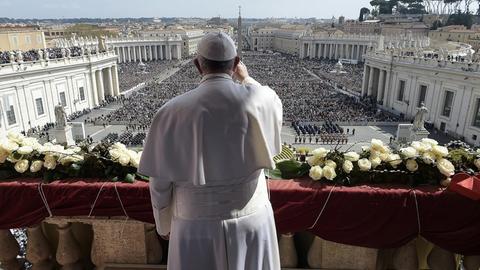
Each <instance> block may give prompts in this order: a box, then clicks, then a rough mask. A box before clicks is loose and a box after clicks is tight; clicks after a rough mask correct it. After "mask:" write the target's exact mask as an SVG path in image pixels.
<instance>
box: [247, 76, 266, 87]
mask: <svg viewBox="0 0 480 270" xmlns="http://www.w3.org/2000/svg"><path fill="white" fill-rule="evenodd" d="M242 84H253V85H256V86H262V85H261V84H260V83H259V82H257V81H256V80H255V79H254V78H252V77H250V76H249V77H247V78H245V79H244V80H243V82H242Z"/></svg>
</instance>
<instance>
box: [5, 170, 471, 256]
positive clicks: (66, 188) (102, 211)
mask: <svg viewBox="0 0 480 270" xmlns="http://www.w3.org/2000/svg"><path fill="white" fill-rule="evenodd" d="M269 186H270V191H271V202H272V205H273V208H274V210H275V221H276V224H277V229H278V231H279V232H280V233H287V232H299V231H305V230H308V231H311V232H312V233H314V234H315V235H318V236H320V237H322V238H324V239H326V240H330V241H334V242H338V243H343V244H349V245H356V246H364V247H371V248H393V247H399V246H401V245H403V244H405V243H407V242H408V241H410V240H411V239H413V238H415V237H416V236H418V234H420V235H422V236H423V237H424V238H425V239H427V240H428V241H430V242H432V243H434V244H436V245H438V246H440V247H442V248H444V249H447V250H450V251H452V252H455V253H460V254H465V255H480V202H478V201H472V200H470V199H467V198H464V197H462V196H460V195H458V194H455V193H452V192H449V191H444V190H442V189H441V188H439V187H432V186H424V187H417V188H415V189H410V188H408V187H406V186H401V185H368V186H366V185H365V186H356V187H341V186H333V185H331V184H326V183H325V182H313V181H311V180H306V179H305V180H270V181H269ZM332 188H333V189H334V190H333V191H332ZM100 189H102V191H101V192H100V193H99V191H100ZM117 191H118V195H117ZM41 193H43V194H44V195H45V198H46V201H47V203H48V206H49V207H50V209H51V212H52V214H53V215H54V216H88V215H89V213H90V211H91V210H92V204H93V203H94V201H95V198H96V197H97V195H98V194H99V196H98V200H97V201H96V203H95V207H94V208H93V212H92V216H123V215H124V212H123V209H122V207H121V204H120V201H119V197H120V199H121V201H122V203H123V206H124V208H125V210H126V212H127V215H128V216H129V217H130V218H133V219H136V220H140V221H143V222H149V223H153V222H154V220H153V215H152V208H151V204H150V194H149V190H148V183H145V182H140V181H138V182H135V183H134V184H125V183H110V182H101V181H94V180H88V181H76V182H66V181H55V182H53V183H50V184H43V185H41V186H40V184H39V182H38V181H35V180H17V181H15V182H2V183H0V209H1V210H0V229H10V228H17V227H26V226H32V225H35V224H37V223H39V222H40V221H42V220H43V219H44V218H45V217H48V216H49V212H48V211H47V207H46V206H45V203H44V202H43V201H42V199H41V196H40V194H41ZM329 195H330V198H329V199H328V200H327V198H328V197H329ZM327 201H328V202H327ZM324 206H325V207H324ZM323 207H324V211H323V213H322V215H321V217H320V218H319V219H318V221H317V223H316V226H315V227H314V228H312V229H309V228H310V227H311V226H312V225H313V224H314V223H315V220H316V219H317V217H318V215H319V213H320V211H321V210H322V208H323ZM417 207H418V211H417ZM419 230H420V233H419Z"/></svg>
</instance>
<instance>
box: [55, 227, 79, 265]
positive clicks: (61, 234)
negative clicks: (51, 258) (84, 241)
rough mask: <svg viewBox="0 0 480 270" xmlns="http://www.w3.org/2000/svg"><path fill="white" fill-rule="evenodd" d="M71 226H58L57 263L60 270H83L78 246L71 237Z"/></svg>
mask: <svg viewBox="0 0 480 270" xmlns="http://www.w3.org/2000/svg"><path fill="white" fill-rule="evenodd" d="M71 226H72V225H71V224H70V223H65V224H59V225H58V248H57V254H56V258H57V262H58V263H59V264H60V265H61V266H62V268H61V270H77V269H78V270H80V269H83V267H82V264H81V262H80V259H81V258H82V255H81V251H80V246H79V244H78V242H77V240H76V239H75V238H74V237H73V234H72V231H71Z"/></svg>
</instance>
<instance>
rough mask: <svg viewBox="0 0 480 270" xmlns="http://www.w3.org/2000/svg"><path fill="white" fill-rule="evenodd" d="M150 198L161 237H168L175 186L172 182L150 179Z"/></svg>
mask: <svg viewBox="0 0 480 270" xmlns="http://www.w3.org/2000/svg"><path fill="white" fill-rule="evenodd" d="M149 186H150V197H151V200H152V209H153V217H154V218H155V226H156V228H157V232H158V234H160V235H168V233H169V232H170V226H171V223H172V211H171V207H170V206H171V199H172V191H173V185H172V183H170V182H166V181H159V180H158V179H155V178H152V177H151V178H150V184H149Z"/></svg>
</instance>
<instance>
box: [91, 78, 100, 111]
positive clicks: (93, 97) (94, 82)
mask: <svg viewBox="0 0 480 270" xmlns="http://www.w3.org/2000/svg"><path fill="white" fill-rule="evenodd" d="M90 82H91V84H90V85H91V87H92V89H91V90H92V91H91V94H90V97H91V98H90V99H91V102H92V104H93V105H94V106H98V105H99V102H98V92H97V79H96V78H95V71H92V72H91V73H90Z"/></svg>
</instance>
